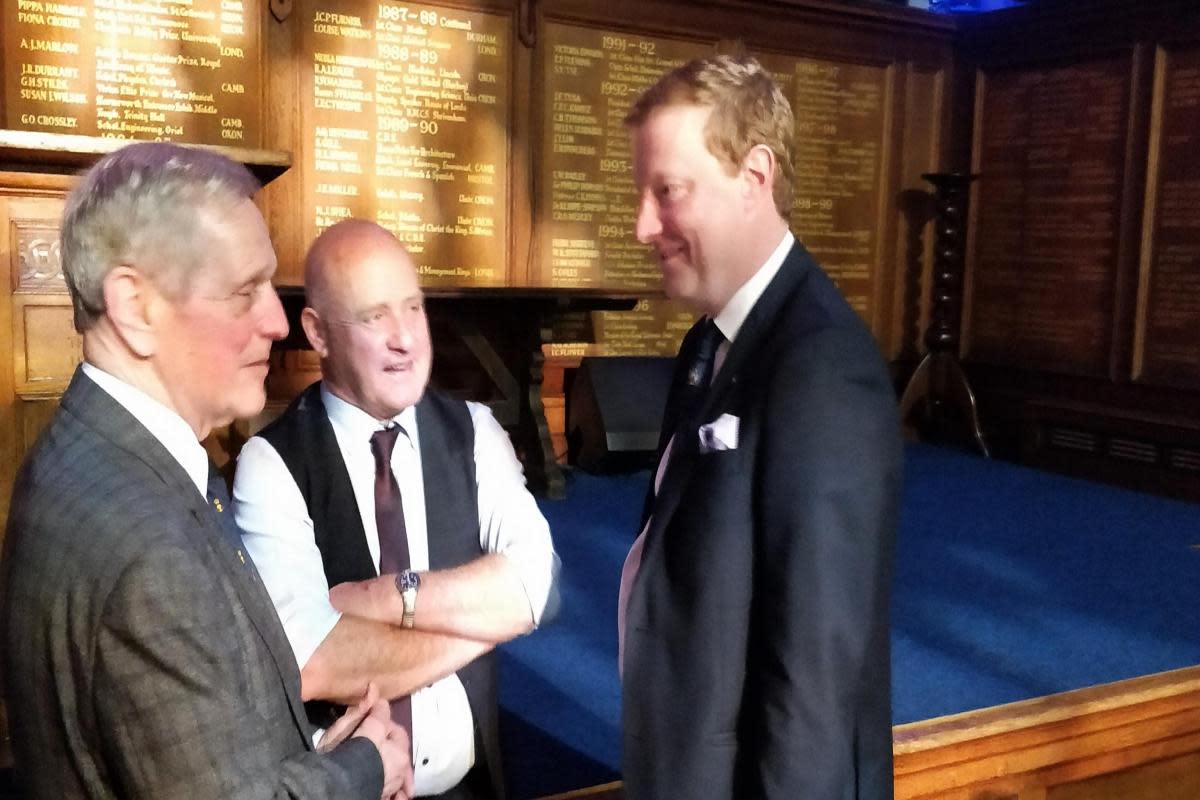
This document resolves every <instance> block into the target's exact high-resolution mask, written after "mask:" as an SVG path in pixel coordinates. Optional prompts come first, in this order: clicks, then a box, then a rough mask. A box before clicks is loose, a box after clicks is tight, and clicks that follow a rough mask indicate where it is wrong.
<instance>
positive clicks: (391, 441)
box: [371, 425, 412, 743]
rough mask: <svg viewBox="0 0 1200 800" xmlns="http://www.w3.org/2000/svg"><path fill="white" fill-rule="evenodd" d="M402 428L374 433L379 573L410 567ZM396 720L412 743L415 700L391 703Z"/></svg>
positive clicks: (388, 572) (401, 570)
mask: <svg viewBox="0 0 1200 800" xmlns="http://www.w3.org/2000/svg"><path fill="white" fill-rule="evenodd" d="M399 435H400V426H399V425H393V426H391V427H389V428H386V429H384V430H381V431H375V433H373V434H371V454H372V455H374V456H375V526H376V528H377V529H378V530H379V574H380V575H388V574H392V573H399V572H403V571H404V570H406V569H408V568H409V565H410V560H409V555H408V531H407V530H406V529H405V527H404V504H403V503H402V502H401V500H400V486H399V484H397V483H396V476H395V475H394V474H393V473H392V450H393V449H394V448H395V446H396V437H397V436H399ZM391 706H392V720H393V721H394V722H395V723H396V724H397V725H399V726H400V727H402V728H404V730H405V731H407V732H408V738H409V742H410V743H411V742H412V699H411V698H410V697H408V696H405V697H397V698H396V699H395V700H393V701H392V702H391Z"/></svg>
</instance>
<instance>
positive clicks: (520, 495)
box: [239, 403, 559, 626]
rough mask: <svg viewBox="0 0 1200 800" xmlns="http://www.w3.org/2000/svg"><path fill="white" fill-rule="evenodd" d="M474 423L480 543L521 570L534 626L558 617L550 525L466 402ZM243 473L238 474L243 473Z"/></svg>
mask: <svg viewBox="0 0 1200 800" xmlns="http://www.w3.org/2000/svg"><path fill="white" fill-rule="evenodd" d="M467 405H468V407H469V408H470V410H471V420H472V422H473V423H474V425H475V481H476V483H477V484H478V489H479V544H480V546H481V547H482V549H483V550H484V551H485V552H488V553H501V554H503V555H504V556H505V557H507V558H508V559H509V560H510V561H511V562H512V563H513V565H514V566H516V568H517V572H518V575H519V576H520V579H521V583H522V584H523V586H524V588H525V596H526V599H528V601H529V611H530V615H531V619H532V621H533V624H534V625H535V626H536V625H540V624H541V623H542V621H543V620H546V621H549V620H550V619H551V618H552V617H553V616H554V614H555V613H557V610H558V605H559V597H558V571H559V559H558V554H557V553H555V552H554V543H553V542H552V541H551V539H550V525H549V524H548V523H547V522H546V518H545V517H543V516H542V512H541V510H540V509H538V507H537V503H536V502H535V501H534V499H533V495H531V494H530V493H529V490H528V489H527V488H526V487H525V473H524V471H523V470H522V469H521V462H520V461H518V460H517V454H516V452H515V451H514V450H513V446H512V442H511V441H510V440H509V438H508V434H507V433H505V432H504V429H503V428H502V427H500V423H499V422H497V421H496V418H495V417H494V416H492V412H491V409H489V408H488V407H487V406H485V405H482V404H480V403H468V404H467ZM239 471H240V470H239Z"/></svg>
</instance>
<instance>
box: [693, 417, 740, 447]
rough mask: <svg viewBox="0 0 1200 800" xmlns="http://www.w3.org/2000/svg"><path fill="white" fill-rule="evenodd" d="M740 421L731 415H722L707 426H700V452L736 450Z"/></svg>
mask: <svg viewBox="0 0 1200 800" xmlns="http://www.w3.org/2000/svg"><path fill="white" fill-rule="evenodd" d="M741 423H742V421H741V420H740V419H738V418H737V417H735V416H734V415H733V414H722V415H721V416H719V417H717V418H716V419H715V420H713V421H712V422H710V423H708V424H707V425H701V426H700V452H701V453H715V452H717V451H718V450H737V446H738V427H739V426H740V425H741Z"/></svg>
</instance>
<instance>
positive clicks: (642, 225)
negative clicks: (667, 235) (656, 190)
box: [634, 192, 662, 244]
mask: <svg viewBox="0 0 1200 800" xmlns="http://www.w3.org/2000/svg"><path fill="white" fill-rule="evenodd" d="M661 233H662V220H661V219H660V218H659V215H658V204H657V203H655V202H654V198H653V197H651V196H650V193H649V192H647V193H645V194H644V195H642V199H641V201H640V202H639V203H638V212H637V222H636V224H635V226H634V235H635V236H637V240H638V241H639V242H641V243H642V244H650V243H651V242H652V241H654V240H655V238H657V237H658V235H659V234H661Z"/></svg>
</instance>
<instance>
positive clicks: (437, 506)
mask: <svg viewBox="0 0 1200 800" xmlns="http://www.w3.org/2000/svg"><path fill="white" fill-rule="evenodd" d="M417 433H418V436H419V438H420V440H421V441H420V447H421V472H422V477H423V479H424V483H425V524H426V531H427V536H428V540H429V568H430V569H431V570H439V569H448V568H450V567H457V566H459V565H461V564H465V563H467V562H469V561H472V560H474V559H476V558H479V556H480V555H482V553H483V551H482V549H481V547H480V544H479V498H478V494H477V491H476V483H475V458H474V453H475V427H474V424H473V423H472V422H471V413H470V411H469V410H468V409H467V406H466V404H465V403H463V402H462V401H461V400H454V399H452V398H449V397H447V396H445V395H443V394H440V393H438V392H435V391H433V390H428V391H426V392H425V396H424V397H423V398H422V399H421V402H419V403H418V404H417ZM258 435H259V436H261V437H263V438H264V439H266V440H267V442H269V443H270V444H271V446H272V447H274V448H275V450H276V452H278V453H279V455H280V457H281V458H282V459H283V463H284V464H286V465H287V468H288V470H289V471H290V472H291V474H292V478H293V479H294V480H295V481H296V486H298V487H299V489H300V494H301V495H303V496H304V500H305V502H306V503H307V505H308V515H309V517H311V518H312V521H313V530H314V533H315V537H316V544H317V549H319V550H320V551H321V560H322V562H323V563H324V566H325V577H326V579H327V580H328V581H329V585H330V586H336V585H337V584H339V583H344V582H346V581H360V580H366V579H368V578H374V577H375V576H376V575H377V574H378V572H377V570H376V567H375V562H374V560H373V559H372V558H371V551H370V550H369V549H368V547H367V537H366V533H365V532H364V531H363V526H362V515H361V514H360V513H359V509H358V502H357V501H356V500H355V499H354V490H353V489H352V488H351V486H350V475H349V473H348V472H347V471H346V464H345V462H344V461H343V460H342V451H341V449H340V448H339V447H338V443H337V438H336V437H335V436H334V433H333V425H332V424H331V423H330V422H329V416H328V415H327V414H326V412H325V404H324V403H322V402H321V384H320V382H319V381H318V382H317V383H314V384H313V385H312V386H309V387H308V388H307V389H305V390H304V391H303V392H301V393H300V396H299V397H297V398H296V399H295V400H294V401H292V404H291V405H290V406H288V409H287V411H285V412H284V413H283V415H282V416H281V417H279V419H277V420H275V421H274V422H272V423H271V424H270V425H268V426H267V427H266V428H264V429H263V430H262V431H261V432H259V434H258ZM403 491H404V487H401V495H402V496H403ZM457 674H458V678H459V680H461V681H462V684H463V687H464V688H465V689H466V692H467V700H468V701H469V702H470V704H471V714H472V715H473V717H474V719H475V725H476V728H477V731H478V734H479V740H482V743H483V749H484V753H483V755H484V757H485V759H486V763H487V768H488V772H489V774H490V777H491V780H492V785H493V787H494V788H495V790H496V796H497V797H503V796H504V794H505V792H504V789H503V787H504V781H503V777H502V773H501V769H500V763H501V762H500V735H499V730H498V727H497V688H496V659H495V654H494V653H488V654H487V655H484V656H481V657H480V658H477V659H475V660H474V661H472V662H471V663H470V664H468V665H467V666H465V667H463V668H462V669H460V670H459V671H458V673H457ZM477 755H478V754H477Z"/></svg>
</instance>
